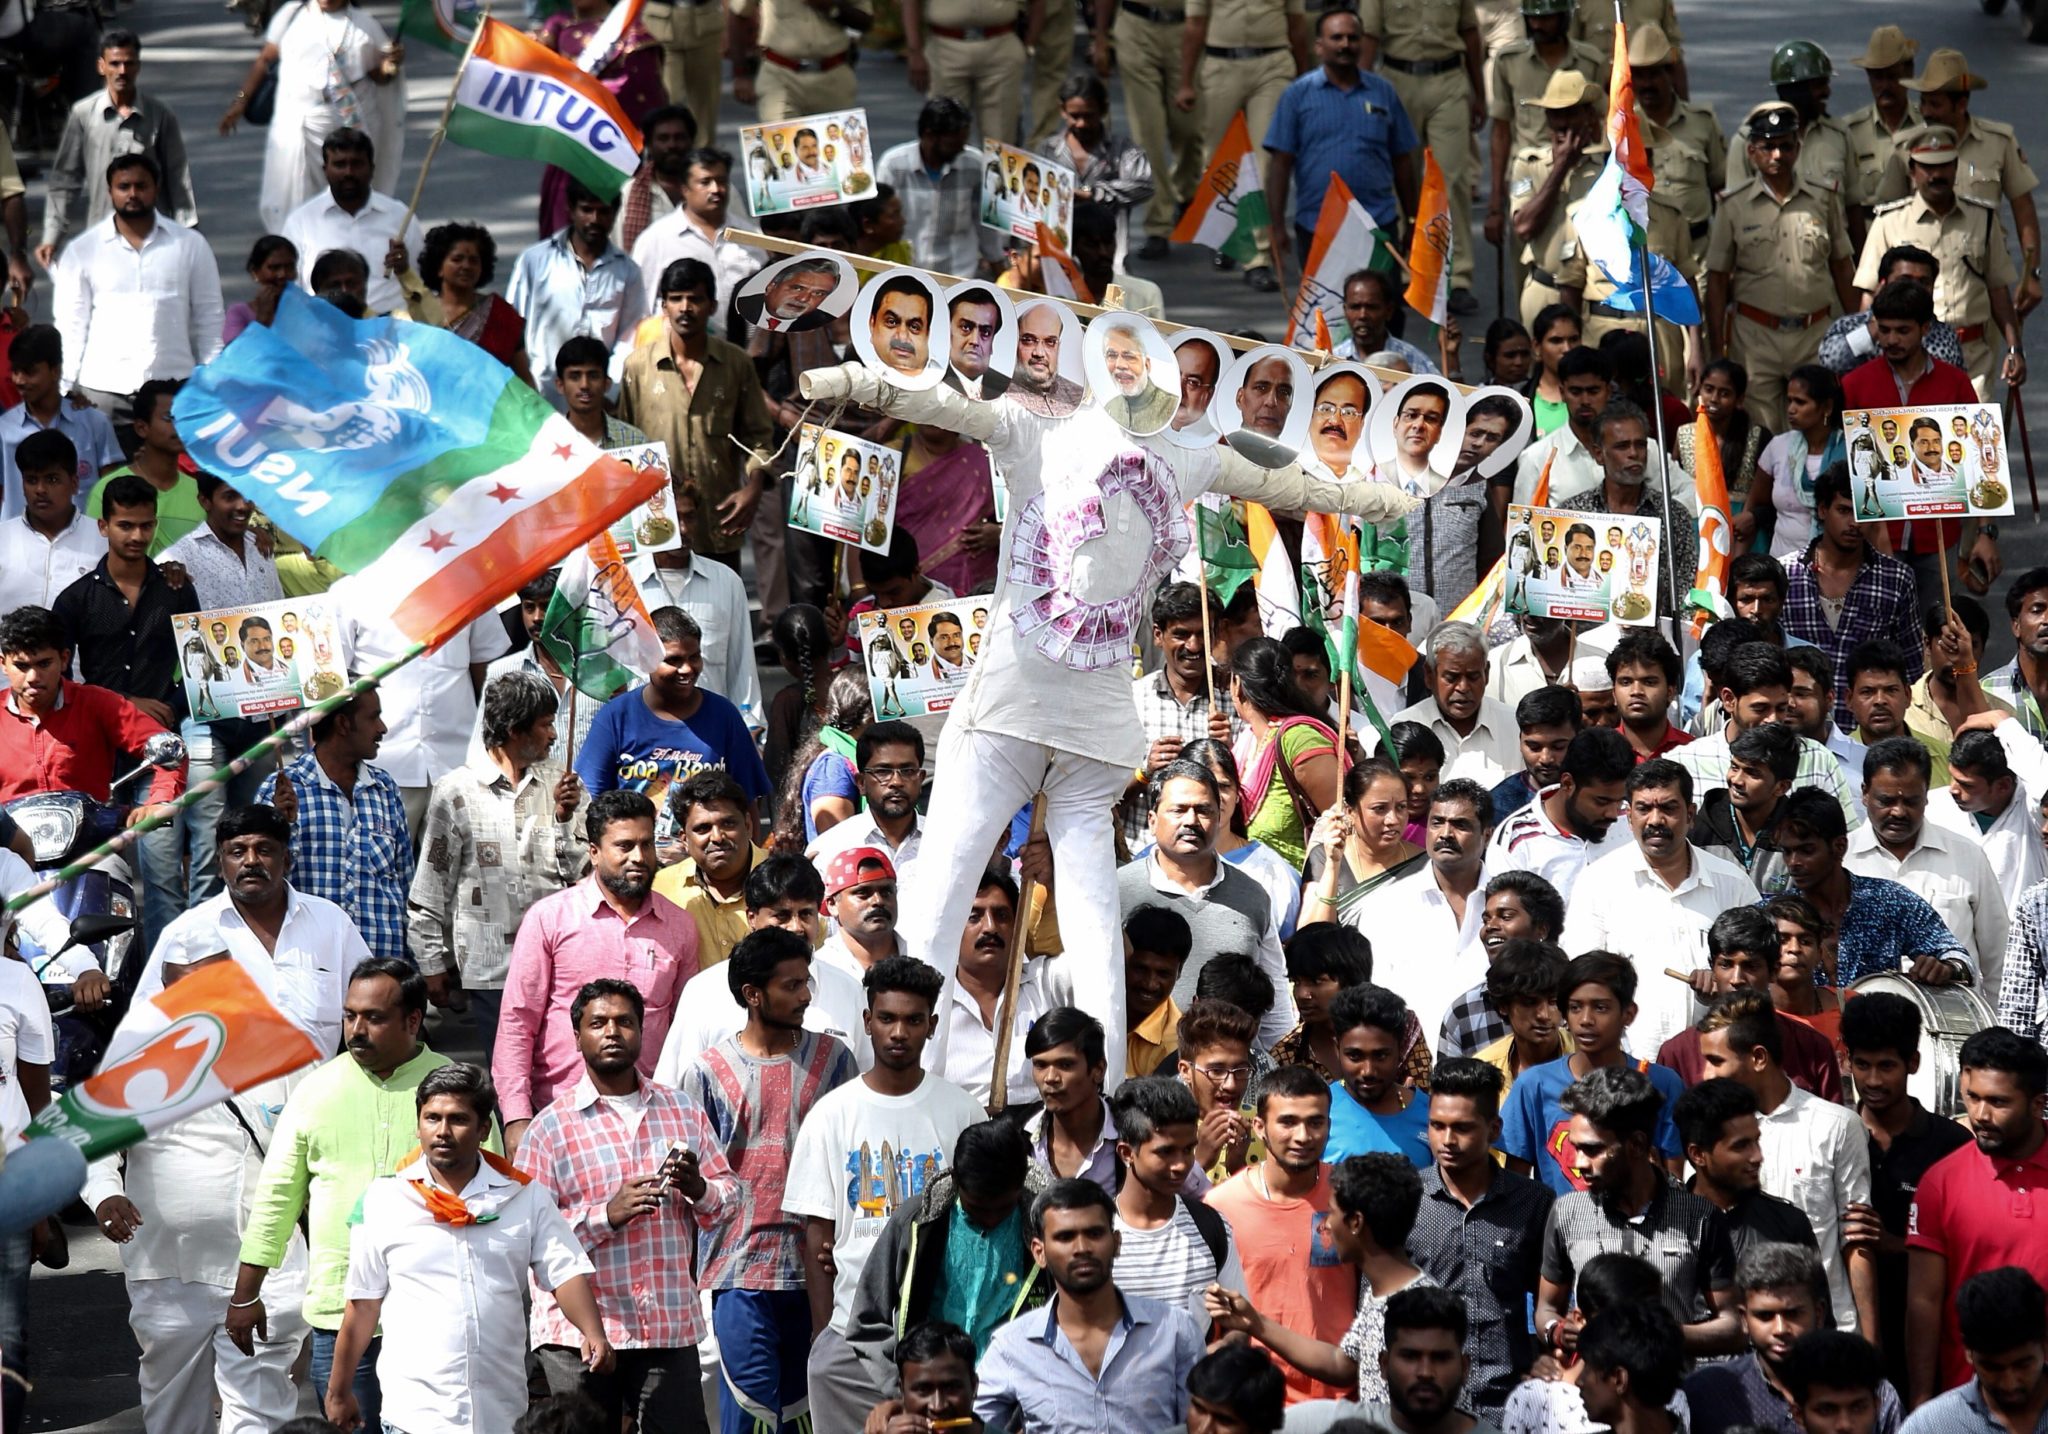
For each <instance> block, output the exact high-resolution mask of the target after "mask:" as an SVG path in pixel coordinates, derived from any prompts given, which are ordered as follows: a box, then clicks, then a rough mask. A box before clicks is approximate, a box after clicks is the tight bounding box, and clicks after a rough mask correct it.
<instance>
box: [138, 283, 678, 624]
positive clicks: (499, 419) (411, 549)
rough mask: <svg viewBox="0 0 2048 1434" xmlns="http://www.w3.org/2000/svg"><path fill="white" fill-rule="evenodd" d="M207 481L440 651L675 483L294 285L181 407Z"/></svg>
mask: <svg viewBox="0 0 2048 1434" xmlns="http://www.w3.org/2000/svg"><path fill="white" fill-rule="evenodd" d="M171 412H172V417H173V418H174V419H175V420H176V422H177V426H178V433H179V436H180V437H182V438H183V439H184V440H185V447H186V450H187V451H188V452H189V453H190V454H191V455H192V459H193V461H194V462H195V463H197V464H198V465H199V466H200V467H201V468H202V469H204V470H205V471H207V472H209V473H218V474H219V475H221V477H223V478H225V479H227V480H228V481H229V482H230V483H232V484H233V485H234V486H235V488H237V489H238V490H239V491H241V492H243V493H245V494H247V495H248V496H249V497H250V498H251V499H253V500H254V502H255V504H256V506H257V507H258V508H260V509H261V510H262V511H263V512H264V514H265V515H266V516H268V517H269V518H270V519H271V521H272V522H273V523H275V524H276V525H277V526H278V527H280V528H282V529H283V530H284V531H285V532H287V533H289V534H290V535H291V536H292V537H294V538H296V539H297V540H298V541H299V542H301V543H303V544H304V545H305V546H306V548H307V550H308V551H310V552H312V553H313V554H314V555H315V556H317V557H322V558H326V559H327V560H328V561H329V562H331V563H333V564H334V565H335V566H336V567H338V568H340V569H341V570H342V571H343V572H346V573H352V574H358V575H360V576H362V577H363V578H364V579H365V582H364V584H363V586H365V587H367V588H368V589H370V590H371V591H375V592H377V593H378V594H380V596H382V597H383V598H384V599H385V600H387V601H389V602H390V604H391V606H390V608H389V609H388V611H389V612H390V614H391V617H392V621H393V622H395V623H396V624H397V626H398V627H399V629H400V630H401V631H403V632H405V633H406V634H407V635H408V636H410V637H411V638H412V639H413V640H414V641H416V642H421V643H425V644H426V645H427V646H429V647H433V646H435V645H437V644H439V643H440V642H442V641H444V640H445V639H447V638H448V637H450V636H452V635H454V634H455V633H456V632H458V631H460V630H461V629H462V628H463V627H465V626H466V625H468V624H469V623H470V622H472V621H474V620H475V619H477V618H479V617H481V616H483V615H484V614H485V613H487V612H490V611H491V610H492V609H493V608H495V607H496V606H497V605H498V603H499V602H500V601H502V600H503V599H504V598H506V597H508V596H510V595H511V594H512V593H514V592H516V591H518V590H519V588H520V587H522V586H523V585H524V584H526V583H528V582H531V581H532V580H533V579H534V578H536V577H539V576H540V575H541V574H542V573H544V572H546V571H547V570H548V569H549V568H552V567H553V566H554V565H555V564H556V563H559V562H560V561H561V560H562V559H563V558H564V557H566V556H567V555H568V554H569V553H571V552H573V551H574V550H575V549H577V548H580V547H582V546H583V545H584V544H585V543H587V542H589V541H590V540H591V538H593V537H595V536H596V535H597V534H598V533H599V532H601V531H603V530H604V529H605V528H606V527H608V526H610V524H611V523H612V522H613V521H614V520H616V519H618V518H619V517H621V516H623V515H624V514H625V513H627V512H629V511H631V510H632V509H633V508H635V507H638V506H639V505H640V504H641V503H644V502H645V501H646V500H647V498H648V496H649V495H650V494H652V493H654V492H655V491H656V490H658V489H659V488H660V486H661V485H662V484H663V483H664V482H666V481H667V475H665V474H664V473H662V472H661V470H660V469H649V470H646V471H644V472H636V471H635V470H633V469H631V468H629V467H627V466H626V465H625V464H623V463H621V462H619V461H618V460H617V459H616V458H611V457H608V456H607V455H606V454H605V453H603V452H602V451H600V450H599V449H598V447H597V446H596V445H595V444H593V443H592V442H591V441H590V440H589V439H587V438H585V437H584V436H583V435H582V434H580V433H578V432H577V431H576V430H575V429H573V428H571V427H570V426H569V421H568V420H567V419H565V418H563V417H562V416H561V415H560V414H558V413H556V412H555V410H554V409H553V408H551V407H550V406H549V405H548V403H547V400H545V399H543V398H542V397H541V396H540V395H539V394H538V393H535V392H534V391H533V390H532V389H531V388H529V387H527V386H526V385H525V384H523V383H521V382H520V381H519V380H518V379H516V378H514V377H513V376H512V372H511V370H509V369H507V368H506V367H505V366H504V365H503V364H501V363H499V362H498V361H497V360H496V359H493V358H491V357H490V356H489V355H488V354H486V353H484V352H483V351H482V350H481V349H479V348H477V347H476V346H475V345H474V344H472V343H470V342H468V341H467V340H465V339H462V338H459V337H457V336H456V335H455V334H452V333H450V332H448V331H447V330H446V329H439V328H435V327H433V326H432V325H429V324H412V323H401V322H399V321H397V320H394V319H366V320H351V319H350V318H348V317H347V316H346V315H345V314H343V313H342V312H341V310H339V309H337V308H335V307H334V306H333V305H332V304H329V303H326V302H325V301H323V300H320V299H312V298H308V297H306V296H305V295H304V294H302V293H300V292H299V291H298V290H297V289H294V288H287V289H286V290H285V293H284V297H283V298H282V299H281V300H279V302H278V307H277V317H276V319H275V320H274V321H273V322H272V323H271V324H270V325H269V326H268V327H264V326H263V325H260V324H258V325H252V326H251V327H250V330H249V331H248V332H247V333H245V334H244V335H243V336H242V337H241V338H240V339H237V340H236V341H235V342H234V343H233V344H231V345H229V346H228V347H227V348H225V349H223V350H222V351H221V354H220V357H218V358H216V359H215V360H214V361H213V362H211V363H209V364H206V365H204V366H203V367H201V368H200V369H199V371H198V372H197V373H195V374H194V375H193V376H192V378H191V379H190V380H189V381H188V382H187V383H186V384H185V386H184V388H182V389H180V390H179V392H178V398H177V402H176V403H175V404H174V405H173V407H172V410H171Z"/></svg>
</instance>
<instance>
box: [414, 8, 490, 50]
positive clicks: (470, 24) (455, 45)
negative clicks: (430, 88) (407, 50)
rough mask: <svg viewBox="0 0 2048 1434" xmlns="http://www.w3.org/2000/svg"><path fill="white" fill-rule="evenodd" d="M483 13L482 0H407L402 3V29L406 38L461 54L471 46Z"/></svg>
mask: <svg viewBox="0 0 2048 1434" xmlns="http://www.w3.org/2000/svg"><path fill="white" fill-rule="evenodd" d="M483 15H484V8H483V6H482V5H481V4H479V3H478V0H404V3H402V4H401V5H400V6H399V7H398V33H399V36H400V38H402V39H406V40H418V41H419V42H420V43H421V44H424V45H432V46H433V47H434V48H435V49H437V50H446V51H447V52H448V53H449V54H451V55H459V54H461V53H462V52H463V51H465V50H467V49H468V48H469V41H470V37H471V36H472V35H474V34H476V23H477V21H479V20H481V19H482V18H483Z"/></svg>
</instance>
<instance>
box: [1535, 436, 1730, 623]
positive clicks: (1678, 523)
mask: <svg viewBox="0 0 2048 1434" xmlns="http://www.w3.org/2000/svg"><path fill="white" fill-rule="evenodd" d="M1650 461H1651V462H1652V463H1653V464H1654V463H1656V462H1658V461H1660V459H1659V455H1658V453H1657V446H1656V444H1654V443H1653V444H1651V445H1650ZM1656 471H1657V470H1656V469H1655V468H1654V467H1652V468H1651V470H1650V472H1651V473H1653V474H1654V473H1655V472H1656ZM1642 493H1643V496H1642V498H1641V499H1640V500H1638V502H1637V503H1636V511H1635V516H1636V517H1639V518H1655V519H1656V520H1657V521H1658V523H1659V525H1660V531H1661V533H1662V534H1663V541H1662V542H1661V543H1660V544H1659V545H1658V553H1657V569H1658V571H1657V591H1656V592H1655V593H1654V594H1653V596H1654V597H1655V598H1656V600H1657V606H1658V608H1659V609H1662V608H1666V607H1669V606H1670V601H1669V596H1668V594H1669V592H1670V591H1676V592H1677V593H1678V595H1679V600H1680V601H1681V602H1683V601H1684V599H1685V594H1686V593H1687V592H1689V591H1691V589H1692V583H1693V578H1694V577H1695V576H1696V575H1697V574H1698V572H1699V563H1700V527H1699V522H1698V520H1697V519H1695V518H1694V517H1693V515H1692V514H1691V513H1688V512H1687V511H1686V510H1685V508H1684V506H1683V505H1680V507H1679V509H1678V516H1677V517H1676V518H1675V519H1673V518H1667V517H1666V516H1665V515H1664V495H1663V494H1662V493H1660V492H1658V491H1657V485H1656V484H1655V483H1645V484H1643V488H1642ZM1554 506H1556V507H1559V508H1563V509H1567V510H1569V511H1571V512H1574V513H1607V512H1612V511H1614V510H1613V509H1610V508H1609V507H1608V506H1607V496H1606V489H1605V488H1604V487H1602V486H1601V485H1600V484H1597V483H1596V484H1595V485H1594V486H1593V487H1591V488H1589V489H1587V490H1586V491H1585V492H1583V493H1579V494H1576V495H1574V496H1573V497H1570V498H1567V499H1565V500H1564V501H1563V502H1562V503H1558V504H1555V505H1554ZM1667 577H1669V578H1671V579H1673V580H1674V581H1675V583H1676V586H1675V588H1673V589H1668V590H1667V589H1666V587H1665V586H1664V584H1665V581H1666V578H1667Z"/></svg>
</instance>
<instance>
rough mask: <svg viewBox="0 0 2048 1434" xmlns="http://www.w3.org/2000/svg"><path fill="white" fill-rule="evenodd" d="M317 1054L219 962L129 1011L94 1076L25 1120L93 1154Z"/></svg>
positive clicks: (244, 976)
mask: <svg viewBox="0 0 2048 1434" xmlns="http://www.w3.org/2000/svg"><path fill="white" fill-rule="evenodd" d="M319 1059H320V1049H319V1047H317V1046H315V1045H314V1044H313V1038H312V1037H311V1036H309V1035H307V1034H306V1033H305V1032H304V1031H303V1030H301V1029H300V1028H299V1027H298V1026H297V1025H295V1024H293V1023H292V1021H291V1020H289V1019H288V1018H287V1017H285V1016H284V1015H283V1014H282V1013H281V1012H279V1010H278V1009H277V1007H275V1006H273V1005H272V1004H271V1003H270V1001H269V999H268V998H267V997H265V996H264V994H263V992H262V990H261V989H260V988H258V986H257V985H256V981H255V978H253V977H252V976H250V974H249V973H248V972H247V971H245V970H243V969H242V966H241V964H240V963H239V962H236V961H216V962H214V963H213V964H211V965H209V966H205V967H203V968H201V969H200V970H198V971H195V972H194V973H193V974H191V975H190V976H187V977H186V978H185V979H184V980H182V981H179V982H178V983H176V984H175V985H172V986H167V987H165V988H164V989H163V990H162V991H161V992H159V993H158V994H157V995H155V996H152V997H151V998H150V999H149V1000H147V1001H138V1002H136V1003H135V1004H134V1005H133V1006H131V1007H129V1009H128V1014H127V1015H126V1016H125V1017H124V1018H123V1019H122V1021H121V1025H120V1028H119V1029H118V1030H116V1031H115V1032H114V1036H113V1039H112V1040H111V1041H109V1042H108V1043H107V1054H106V1058H105V1060H103V1061H102V1062H101V1063H100V1068H99V1071H98V1073H97V1074H95V1075H93V1076H92V1077H91V1078H90V1079H88V1080H87V1081H85V1082H84V1083H83V1084H80V1085H75V1086H73V1087H71V1088H70V1089H69V1090H67V1091H65V1092H64V1094H63V1095H61V1096H59V1097H58V1098H57V1099H56V1100H54V1101H52V1102H51V1103H50V1104H49V1105H46V1106H44V1107H43V1108H42V1110H41V1111H40V1112H38V1113H37V1115H36V1118H35V1119H34V1120H32V1121H30V1122H29V1127H28V1134H29V1135H30V1136H31V1137H38V1136H40V1137H47V1138H50V1139H55V1140H68V1141H70V1142H71V1143H72V1144H73V1145H76V1146H77V1147H78V1148H79V1149H80V1150H81V1151H83V1152H84V1154H85V1158H86V1159H87V1160H98V1159H99V1158H100V1157H101V1156H103V1155H112V1154H113V1153H114V1152H115V1151H117V1150H125V1149H127V1148H128V1147H129V1146H131V1145H134V1144H136V1143H137V1142H138V1141H141V1140H143V1139H145V1138H147V1137H148V1136H150V1135H152V1134H154V1133H156V1132H157V1131H159V1130H163V1129H165V1128H166V1127H168V1126H172V1125H176V1124H177V1123H178V1122H179V1121H181V1120H183V1119H185V1117H187V1116H189V1115H196V1114H198V1113H199V1112H200V1111H202V1110H205V1109H207V1108H208V1107H209V1106H214V1105H218V1104H220V1102H222V1101H224V1100H226V1099H227V1098H228V1097H229V1096H231V1095H234V1094H237V1093H238V1092H241V1091H245V1090H248V1089H249V1088H250V1087H251V1086H258V1085H261V1084H263V1082H265V1081H268V1080H276V1079H277V1078H278V1077H279V1076H286V1075H290V1074H291V1073H292V1072H293V1071H295V1070H298V1069H299V1068H300V1067H302V1066H309V1065H311V1064H313V1063H314V1062H315V1061H317V1060H319Z"/></svg>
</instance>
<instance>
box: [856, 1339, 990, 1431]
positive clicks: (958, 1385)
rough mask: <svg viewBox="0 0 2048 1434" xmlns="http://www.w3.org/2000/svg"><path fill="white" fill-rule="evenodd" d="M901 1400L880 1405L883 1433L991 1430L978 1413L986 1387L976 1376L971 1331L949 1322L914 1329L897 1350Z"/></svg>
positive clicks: (898, 1392)
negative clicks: (976, 1408) (976, 1406)
mask: <svg viewBox="0 0 2048 1434" xmlns="http://www.w3.org/2000/svg"><path fill="white" fill-rule="evenodd" d="M896 1388H897V1394H898V1397H897V1398H896V1399H893V1400H887V1401H884V1403H883V1404H882V1405H880V1406H878V1409H879V1410H880V1411H881V1412H882V1416H883V1418H885V1419H886V1420H887V1421H888V1422H887V1423H886V1424H885V1425H883V1434H930V1431H931V1430H933V1429H939V1428H944V1429H964V1430H966V1431H968V1434H981V1431H982V1430H983V1428H984V1427H985V1426H984V1425H983V1424H982V1422H981V1420H980V1419H979V1418H978V1417H976V1415H975V1413H974V1396H975V1394H976V1393H977V1392H978V1391H979V1389H980V1383H979V1381H978V1380H977V1379H976V1378H975V1374H974V1341H973V1340H972V1339H970V1338H969V1337H968V1335H967V1331H965V1330H963V1329H962V1328H960V1326H958V1325H956V1324H948V1323H946V1322H945V1321H944V1320H927V1321H926V1322H925V1323H923V1324H914V1325H912V1326H910V1328H909V1329H908V1330H907V1331H906V1332H905V1333H904V1336H903V1338H902V1340H900V1341H899V1342H898V1343H897V1345H896Z"/></svg>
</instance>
